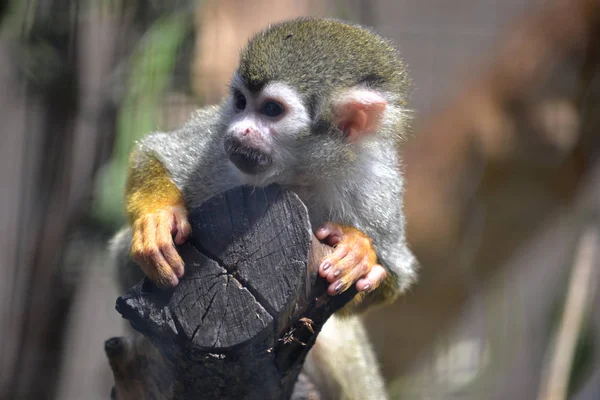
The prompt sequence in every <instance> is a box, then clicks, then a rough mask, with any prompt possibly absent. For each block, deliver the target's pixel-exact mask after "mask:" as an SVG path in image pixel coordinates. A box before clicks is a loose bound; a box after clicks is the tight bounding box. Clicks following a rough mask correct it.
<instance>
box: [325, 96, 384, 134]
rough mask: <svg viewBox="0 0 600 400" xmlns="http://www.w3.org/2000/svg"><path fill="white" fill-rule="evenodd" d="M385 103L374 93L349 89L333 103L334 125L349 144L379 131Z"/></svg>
mask: <svg viewBox="0 0 600 400" xmlns="http://www.w3.org/2000/svg"><path fill="white" fill-rule="evenodd" d="M386 107H387V101H386V100H385V99H384V98H383V97H382V96H381V95H380V94H379V93H378V92H376V91H374V90H369V89H350V90H348V91H347V92H344V93H343V94H342V95H341V96H340V97H338V98H337V99H335V100H334V102H333V117H334V122H335V124H336V125H337V126H338V127H339V128H340V129H341V130H342V131H343V132H344V133H345V134H346V136H347V137H348V139H349V140H350V141H351V142H355V141H358V140H360V139H362V138H363V137H365V136H366V135H369V134H371V133H374V132H376V131H377V129H379V127H380V125H381V120H382V119H383V113H384V112H385V108H386Z"/></svg>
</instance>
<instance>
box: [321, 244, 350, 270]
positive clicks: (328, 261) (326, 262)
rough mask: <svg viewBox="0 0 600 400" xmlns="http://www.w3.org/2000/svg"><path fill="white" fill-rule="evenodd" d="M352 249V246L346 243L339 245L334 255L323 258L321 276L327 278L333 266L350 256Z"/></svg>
mask: <svg viewBox="0 0 600 400" xmlns="http://www.w3.org/2000/svg"><path fill="white" fill-rule="evenodd" d="M350 249H351V246H348V245H346V244H344V243H342V244H340V245H338V247H336V248H335V250H334V252H333V253H331V254H330V255H328V256H327V257H325V258H323V261H321V265H320V266H319V275H320V276H322V277H323V278H327V276H328V275H329V273H330V272H331V270H332V268H331V267H332V266H333V265H336V264H337V263H338V261H339V260H341V259H342V258H344V257H345V256H346V254H348V252H349V251H350Z"/></svg>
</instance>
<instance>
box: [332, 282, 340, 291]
mask: <svg viewBox="0 0 600 400" xmlns="http://www.w3.org/2000/svg"><path fill="white" fill-rule="evenodd" d="M333 290H334V291H335V292H336V293H338V292H339V291H340V290H342V282H340V283H338V284H337V285H335V287H334V288H333Z"/></svg>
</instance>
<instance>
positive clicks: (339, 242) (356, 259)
mask: <svg viewBox="0 0 600 400" xmlns="http://www.w3.org/2000/svg"><path fill="white" fill-rule="evenodd" d="M315 235H316V237H317V239H319V240H321V241H323V242H324V243H327V244H328V245H330V246H336V247H335V250H334V251H333V252H332V253H331V254H330V255H328V256H327V257H325V258H323V261H322V262H321V265H320V266H319V275H321V276H322V277H323V278H326V279H327V281H328V282H330V285H329V287H328V289H327V292H328V293H329V294H330V295H332V296H333V295H336V294H339V293H342V292H344V291H345V290H347V289H348V288H350V287H351V286H352V285H353V284H355V283H356V290H358V291H359V292H370V291H372V290H374V289H376V288H377V287H378V286H379V285H381V283H382V282H383V281H384V280H385V278H386V277H387V275H388V274H387V271H386V270H385V268H383V267H382V266H381V265H379V264H377V255H376V254H375V250H374V249H373V245H372V242H371V239H370V238H369V237H368V236H367V235H365V234H364V233H362V232H361V231H359V230H358V229H355V228H352V227H348V226H343V225H338V224H334V223H326V224H324V225H323V226H321V227H320V228H319V229H317V231H316V232H315Z"/></svg>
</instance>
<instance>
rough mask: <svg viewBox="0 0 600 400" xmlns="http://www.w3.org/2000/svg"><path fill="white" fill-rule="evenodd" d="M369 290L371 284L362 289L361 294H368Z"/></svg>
mask: <svg viewBox="0 0 600 400" xmlns="http://www.w3.org/2000/svg"><path fill="white" fill-rule="evenodd" d="M369 290H371V284H370V283H369V284H368V285H366V286H365V287H364V288H363V292H368V291H369Z"/></svg>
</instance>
